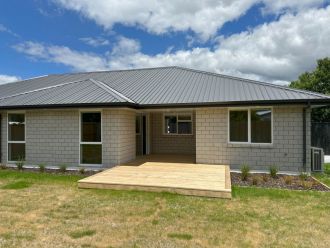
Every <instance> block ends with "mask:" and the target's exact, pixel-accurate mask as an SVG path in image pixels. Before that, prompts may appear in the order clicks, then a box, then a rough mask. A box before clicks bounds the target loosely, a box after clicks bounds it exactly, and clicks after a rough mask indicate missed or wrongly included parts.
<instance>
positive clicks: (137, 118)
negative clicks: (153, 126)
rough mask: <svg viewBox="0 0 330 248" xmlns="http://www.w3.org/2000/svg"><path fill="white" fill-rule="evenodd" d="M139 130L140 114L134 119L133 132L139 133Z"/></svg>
mask: <svg viewBox="0 0 330 248" xmlns="http://www.w3.org/2000/svg"><path fill="white" fill-rule="evenodd" d="M140 132H141V116H136V119H135V133H136V134H140Z"/></svg>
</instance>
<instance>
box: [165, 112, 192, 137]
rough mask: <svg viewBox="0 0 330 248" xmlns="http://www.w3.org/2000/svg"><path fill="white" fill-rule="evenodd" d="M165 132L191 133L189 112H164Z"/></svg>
mask: <svg viewBox="0 0 330 248" xmlns="http://www.w3.org/2000/svg"><path fill="white" fill-rule="evenodd" d="M164 133H165V134H192V115H191V114H166V115H164Z"/></svg>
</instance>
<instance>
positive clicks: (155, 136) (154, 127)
mask: <svg viewBox="0 0 330 248" xmlns="http://www.w3.org/2000/svg"><path fill="white" fill-rule="evenodd" d="M162 118H163V113H152V114H150V121H151V152H152V153H155V154H162V153H168V154H195V141H196V138H195V133H196V131H195V126H196V125H195V116H194V115H193V135H164V134H163V119H162Z"/></svg>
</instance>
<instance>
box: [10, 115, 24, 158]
mask: <svg viewBox="0 0 330 248" xmlns="http://www.w3.org/2000/svg"><path fill="white" fill-rule="evenodd" d="M11 114H22V115H24V141H11V140H9V115H11ZM6 125H7V163H16V162H17V161H13V160H9V144H25V158H24V159H26V112H25V111H10V112H7V123H6Z"/></svg>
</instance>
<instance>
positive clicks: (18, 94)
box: [0, 79, 89, 100]
mask: <svg viewBox="0 0 330 248" xmlns="http://www.w3.org/2000/svg"><path fill="white" fill-rule="evenodd" d="M87 80H89V79H81V80H75V81H71V82H66V83H61V84H56V85H52V86H47V87H43V88H39V89H35V90H29V91H24V92H20V93H17V94H13V95H10V96H5V97H0V100H4V99H7V98H11V97H15V96H21V95H26V94H30V93H34V92H39V91H43V90H48V89H52V88H57V87H61V86H65V85H69V84H74V83H79V82H84V81H87Z"/></svg>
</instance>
